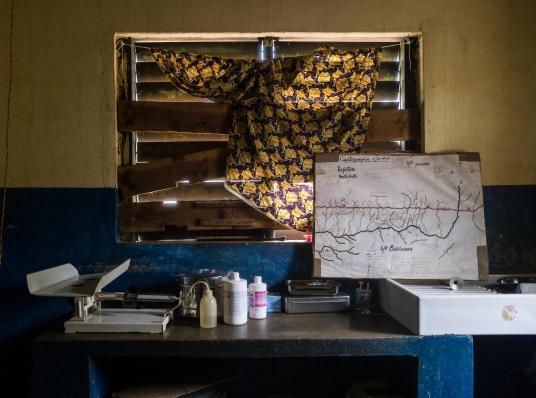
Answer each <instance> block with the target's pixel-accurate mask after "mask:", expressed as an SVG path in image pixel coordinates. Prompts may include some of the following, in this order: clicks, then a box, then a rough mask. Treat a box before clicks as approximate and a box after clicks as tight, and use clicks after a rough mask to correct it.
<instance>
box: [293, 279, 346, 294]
mask: <svg viewBox="0 0 536 398" xmlns="http://www.w3.org/2000/svg"><path fill="white" fill-rule="evenodd" d="M287 289H288V293H289V294H290V295H291V296H335V295H336V294H337V293H338V292H339V284H338V283H337V282H335V281H331V280H325V279H289V280H287Z"/></svg>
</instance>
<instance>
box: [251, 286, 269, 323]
mask: <svg viewBox="0 0 536 398" xmlns="http://www.w3.org/2000/svg"><path fill="white" fill-rule="evenodd" d="M266 295H267V291H266V283H263V282H262V278H261V277H260V276H256V277H255V278H254V280H253V283H250V284H249V287H248V296H249V300H248V301H249V317H250V318H252V319H264V318H266Z"/></svg>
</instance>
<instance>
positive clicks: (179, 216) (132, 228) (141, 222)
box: [118, 200, 282, 233]
mask: <svg viewBox="0 0 536 398" xmlns="http://www.w3.org/2000/svg"><path fill="white" fill-rule="evenodd" d="M118 213H119V231H120V232H121V233H127V232H151V231H164V229H165V227H166V226H176V227H185V228H187V229H188V230H203V229H206V230H212V229H234V228H241V229H244V228H246V229H247V228H253V229H258V228H268V229H281V228H282V227H281V225H279V224H277V223H276V222H275V221H272V220H271V219H269V218H268V217H265V216H262V215H261V214H260V213H259V212H258V211H257V210H255V209H253V208H252V207H250V206H249V205H247V204H246V203H244V202H242V201H234V200H233V201H217V202H214V201H210V202H200V201H197V202H191V201H184V202H178V203H177V204H175V205H167V204H164V203H162V202H146V203H121V204H120V205H119V206H118Z"/></svg>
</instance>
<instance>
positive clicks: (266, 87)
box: [152, 48, 380, 231]
mask: <svg viewBox="0 0 536 398" xmlns="http://www.w3.org/2000/svg"><path fill="white" fill-rule="evenodd" d="M152 54H153V56H154V58H155V60H156V61H157V63H158V65H159V66H160V67H161V69H162V70H163V71H164V73H165V74H166V75H167V76H168V78H169V79H170V80H171V81H172V82H173V84H174V85H175V86H176V87H177V88H179V89H181V90H184V91H185V92H187V93H189V94H191V95H194V96H200V97H206V98H210V99H212V100H214V101H217V102H232V103H233V128H232V131H231V132H230V134H229V147H228V155H227V169H226V170H227V172H226V187H227V188H228V189H230V190H231V191H232V192H233V193H236V194H238V195H239V196H240V197H242V198H243V199H245V200H246V201H247V202H248V203H249V204H251V205H252V206H254V207H255V208H256V209H258V210H260V211H261V212H263V213H264V214H266V215H267V216H269V217H271V218H272V219H274V220H276V221H277V222H279V223H281V224H283V225H285V226H287V227H290V228H294V229H297V230H300V231H311V230H312V226H313V217H312V214H313V178H314V174H313V156H314V154H315V153H319V152H358V151H359V150H360V148H361V145H362V144H363V143H364V141H365V132H366V129H367V126H368V121H369V112H370V107H371V102H372V98H373V96H374V87H375V84H376V80H377V76H378V68H379V62H380V50H379V49H360V50H355V51H341V50H337V49H334V48H320V49H318V50H316V51H314V53H313V54H312V55H310V56H306V57H295V58H294V57H293V58H281V59H275V60H270V61H265V62H260V61H257V60H234V59H224V58H219V57H212V56H204V55H194V54H190V53H179V52H173V51H167V50H161V49H153V50H152Z"/></svg>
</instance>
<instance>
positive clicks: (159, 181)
mask: <svg viewBox="0 0 536 398" xmlns="http://www.w3.org/2000/svg"><path fill="white" fill-rule="evenodd" d="M224 175H225V151H222V150H218V149H214V150H211V151H205V152H198V153H196V154H192V155H187V156H185V157H184V159H182V160H172V159H164V160H158V161H154V162H150V163H145V164H136V165H133V166H123V167H119V168H118V182H119V189H120V190H121V193H122V195H123V196H132V195H137V194H141V193H147V192H152V191H157V190H161V189H166V188H173V187H175V185H176V182H177V181H183V180H188V181H190V183H194V182H201V181H205V180H209V179H215V178H220V177H222V176H224Z"/></svg>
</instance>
